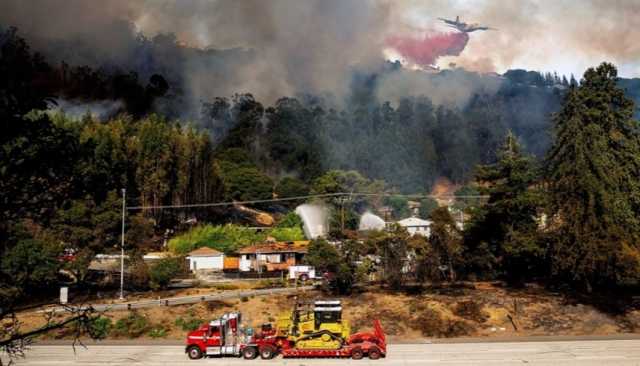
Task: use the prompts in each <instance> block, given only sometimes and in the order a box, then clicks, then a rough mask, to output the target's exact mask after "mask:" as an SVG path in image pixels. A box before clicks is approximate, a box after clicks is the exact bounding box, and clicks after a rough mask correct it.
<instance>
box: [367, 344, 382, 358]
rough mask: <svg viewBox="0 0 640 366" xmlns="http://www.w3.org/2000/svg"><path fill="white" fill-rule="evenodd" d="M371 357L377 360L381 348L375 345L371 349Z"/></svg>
mask: <svg viewBox="0 0 640 366" xmlns="http://www.w3.org/2000/svg"><path fill="white" fill-rule="evenodd" d="M369 358H370V359H372V360H377V359H379V358H380V350H379V349H377V348H375V347H373V348H371V349H370V350H369Z"/></svg>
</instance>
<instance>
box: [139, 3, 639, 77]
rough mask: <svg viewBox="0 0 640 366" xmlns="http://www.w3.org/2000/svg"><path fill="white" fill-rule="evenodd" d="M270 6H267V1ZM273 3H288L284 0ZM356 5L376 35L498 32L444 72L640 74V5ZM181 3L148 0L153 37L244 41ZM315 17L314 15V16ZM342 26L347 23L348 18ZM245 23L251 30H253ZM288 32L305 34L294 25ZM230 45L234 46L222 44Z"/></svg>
mask: <svg viewBox="0 0 640 366" xmlns="http://www.w3.org/2000/svg"><path fill="white" fill-rule="evenodd" d="M264 1H265V2H267V3H269V0H264ZM271 2H272V3H275V4H277V3H282V1H281V0H271ZM302 2H303V3H304V2H306V0H303V1H302ZM358 2H359V3H361V4H362V6H361V9H362V11H363V12H371V9H376V11H378V12H379V13H380V19H379V23H378V24H377V27H376V28H377V29H375V31H373V34H375V35H380V34H385V35H394V33H398V32H400V33H402V32H412V33H416V34H420V33H428V32H438V31H441V32H447V31H450V28H447V27H445V26H444V25H443V24H442V23H441V22H440V21H439V20H437V18H438V17H447V18H455V17H456V15H459V16H460V17H461V19H462V20H463V21H466V22H471V23H474V22H478V23H481V24H486V25H489V26H491V27H494V28H497V29H498V30H496V31H484V32H482V31H477V32H474V33H472V34H471V40H470V42H469V44H468V46H467V49H465V51H464V52H463V53H462V54H461V55H460V56H459V57H449V58H443V59H441V60H440V61H439V62H438V65H439V66H440V67H447V65H449V63H451V62H455V63H456V64H457V65H460V66H465V67H466V68H470V69H476V70H479V71H497V72H504V71H505V70H507V69H509V68H524V69H530V70H540V71H554V70H557V71H558V72H559V73H563V74H567V75H568V74H570V73H574V74H576V75H581V74H582V73H583V72H584V70H585V69H586V68H587V67H589V66H593V65H597V64H598V63H600V62H602V61H605V60H606V61H612V62H614V63H615V64H616V65H618V67H619V69H620V74H621V75H622V76H627V77H630V76H640V1H639V0H429V1H424V0H389V1H387V0H371V1H367V0H359V1H356V2H355V3H356V4H357V3H358ZM179 3H180V4H188V5H186V6H185V5H177V6H176V5H175V3H174V2H173V1H165V0H149V1H147V2H146V5H145V8H146V10H143V11H142V12H141V13H140V16H139V17H138V18H137V20H136V24H137V25H138V26H139V27H140V29H141V30H143V31H148V32H157V31H159V30H160V29H161V28H162V29H167V28H169V29H171V27H172V26H175V31H176V32H178V33H180V34H182V35H183V38H185V39H190V40H191V41H192V42H194V43H199V44H200V45H205V46H207V45H211V44H208V43H209V42H212V43H214V45H217V46H221V45H222V46H233V42H234V41H236V42H237V41H238V39H237V38H235V39H234V37H230V38H227V39H226V40H224V37H220V36H219V33H224V30H225V28H224V24H225V22H224V21H213V20H212V15H211V13H208V12H207V10H211V9H213V8H214V7H213V6H211V4H212V3H215V1H213V2H211V1H209V2H207V1H197V0H195V1H194V0H188V1H181V2H179ZM160 4H164V6H162V5H160ZM162 9H164V11H167V9H171V10H170V12H171V14H172V15H173V16H174V19H177V20H178V21H177V22H175V23H174V24H173V25H172V24H165V23H163V22H158V12H162V11H163V10H162ZM350 10H352V11H355V12H357V11H358V7H357V6H353V7H350V8H349V9H346V10H345V11H350ZM278 11H283V9H282V8H279V9H278ZM309 15H310V16H313V14H312V13H311V14H309ZM214 17H215V16H214ZM359 17H360V14H353V18H354V19H356V18H359ZM341 21H347V22H348V21H349V20H348V17H347V18H345V19H341ZM298 25H299V24H298ZM369 25H370V24H369ZM244 26H245V27H247V28H250V27H251V26H252V25H251V24H245V25H244ZM374 26H376V24H374ZM288 31H290V32H300V31H301V30H300V29H295V28H291V29H288ZM302 31H303V30H302ZM381 31H382V32H381ZM303 32H304V31H303ZM212 34H215V35H214V36H212ZM225 41H227V42H228V41H231V42H229V43H227V44H224V43H225ZM248 46H252V45H250V44H248ZM344 46H345V47H349V46H350V45H344Z"/></svg>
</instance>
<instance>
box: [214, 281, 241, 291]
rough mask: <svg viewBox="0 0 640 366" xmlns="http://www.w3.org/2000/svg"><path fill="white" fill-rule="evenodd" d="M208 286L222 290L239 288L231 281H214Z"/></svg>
mask: <svg viewBox="0 0 640 366" xmlns="http://www.w3.org/2000/svg"><path fill="white" fill-rule="evenodd" d="M208 287H210V288H214V289H216V290H222V291H227V290H237V289H239V288H240V287H239V286H238V285H234V284H232V283H215V284H213V285H210V286H208Z"/></svg>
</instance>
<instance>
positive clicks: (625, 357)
mask: <svg viewBox="0 0 640 366" xmlns="http://www.w3.org/2000/svg"><path fill="white" fill-rule="evenodd" d="M388 352H389V354H388V356H387V358H385V359H381V360H377V361H371V360H367V359H364V360H358V361H355V360H349V359H346V360H345V359H282V358H280V357H278V358H276V359H273V360H269V361H264V360H260V359H258V360H254V361H245V360H243V359H236V358H223V359H220V358H208V359H204V360H198V361H191V360H189V359H188V358H187V356H186V355H185V354H184V348H183V347H181V346H159V345H146V346H89V348H88V349H82V348H78V349H76V354H74V353H73V349H72V348H71V347H70V346H34V347H33V348H32V349H31V350H29V351H28V354H27V358H26V359H23V360H18V362H17V365H33V366H37V365H53V366H56V365H59V366H63V365H65V366H66V365H82V366H97V365H100V366H104V365H141V366H142V365H146V366H160V365H162V366H164V365H167V366H168V365H190V366H193V365H216V366H222V365H252V364H255V365H295V366H312V365H327V366H331V365H336V366H337V365H358V366H365V365H377V366H389V365H436V364H437V365H441V364H442V365H522V364H532V365H594V366H595V365H598V366H600V365H606V366H612V365H640V340H606V341H571V342H565V341H563V342H511V343H463V344H461V343H447V344H394V345H390V346H389V349H388Z"/></svg>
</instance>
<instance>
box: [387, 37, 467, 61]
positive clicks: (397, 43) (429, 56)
mask: <svg viewBox="0 0 640 366" xmlns="http://www.w3.org/2000/svg"><path fill="white" fill-rule="evenodd" d="M467 42H469V35H468V34H467V33H465V32H450V33H437V34H426V35H425V36H424V37H423V38H415V37H410V36H394V37H390V38H389V39H387V42H386V44H387V46H389V47H391V48H392V49H394V50H396V51H397V52H399V53H400V55H402V56H403V57H404V58H405V59H407V60H409V61H411V62H413V63H415V64H418V65H421V66H424V67H429V66H432V65H435V63H436V61H437V60H438V59H439V58H440V57H442V56H458V55H460V53H461V52H462V50H464V48H465V47H466V46H467Z"/></svg>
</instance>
